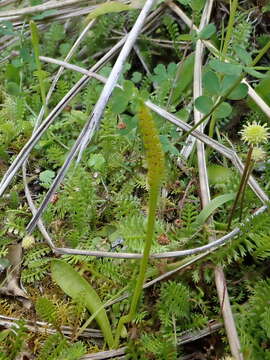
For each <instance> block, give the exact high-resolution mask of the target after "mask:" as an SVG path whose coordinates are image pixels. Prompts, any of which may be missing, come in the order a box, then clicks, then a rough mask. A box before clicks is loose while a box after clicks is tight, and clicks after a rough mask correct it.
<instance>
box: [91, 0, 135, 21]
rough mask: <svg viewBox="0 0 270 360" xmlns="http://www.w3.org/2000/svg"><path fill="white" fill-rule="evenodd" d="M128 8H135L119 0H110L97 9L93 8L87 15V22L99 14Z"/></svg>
mask: <svg viewBox="0 0 270 360" xmlns="http://www.w3.org/2000/svg"><path fill="white" fill-rule="evenodd" d="M126 10H134V7H133V6H130V5H126V4H122V3H121V2H118V1H109V2H106V3H103V4H101V5H100V6H98V7H97V8H96V9H95V10H93V11H92V12H91V13H90V14H89V15H87V17H86V20H85V21H86V23H88V22H89V21H91V20H93V19H95V18H96V17H98V16H101V15H105V14H110V13H117V12H121V11H126Z"/></svg>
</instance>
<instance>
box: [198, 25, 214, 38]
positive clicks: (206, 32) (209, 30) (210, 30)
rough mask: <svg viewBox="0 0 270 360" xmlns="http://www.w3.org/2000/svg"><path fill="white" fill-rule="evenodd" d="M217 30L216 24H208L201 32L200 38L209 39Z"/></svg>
mask: <svg viewBox="0 0 270 360" xmlns="http://www.w3.org/2000/svg"><path fill="white" fill-rule="evenodd" d="M216 31H217V29H216V26H215V25H214V24H208V25H206V26H205V27H204V28H203V29H202V31H201V32H200V33H199V39H203V40H206V39H209V38H210V37H211V36H212V35H214V34H215V32H216Z"/></svg>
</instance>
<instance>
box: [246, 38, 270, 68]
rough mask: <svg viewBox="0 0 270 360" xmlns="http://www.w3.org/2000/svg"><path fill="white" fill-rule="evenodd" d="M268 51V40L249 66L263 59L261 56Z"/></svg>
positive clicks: (269, 46) (269, 44)
mask: <svg viewBox="0 0 270 360" xmlns="http://www.w3.org/2000/svg"><path fill="white" fill-rule="evenodd" d="M269 49H270V40H269V41H268V43H267V44H266V45H264V47H263V48H262V49H261V50H260V51H259V54H258V55H257V56H256V57H255V59H254V60H253V61H252V63H251V66H255V65H256V64H257V63H258V62H259V61H260V60H261V58H262V57H263V55H265V54H266V52H267V51H268V50H269Z"/></svg>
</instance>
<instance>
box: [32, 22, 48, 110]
mask: <svg viewBox="0 0 270 360" xmlns="http://www.w3.org/2000/svg"><path fill="white" fill-rule="evenodd" d="M30 30H31V41H32V46H33V50H34V56H35V62H36V67H37V77H38V81H39V88H40V94H41V99H42V104H43V106H44V107H45V109H46V91H45V84H44V79H43V75H42V68H41V62H40V60H39V35H38V28H37V25H36V23H35V22H34V21H33V20H31V21H30Z"/></svg>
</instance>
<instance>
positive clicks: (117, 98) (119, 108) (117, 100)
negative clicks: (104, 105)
mask: <svg viewBox="0 0 270 360" xmlns="http://www.w3.org/2000/svg"><path fill="white" fill-rule="evenodd" d="M128 103H129V99H128V97H127V96H126V95H125V92H124V91H123V90H122V89H119V88H116V89H114V91H113V96H112V99H111V109H112V112H114V113H115V114H121V113H122V112H124V111H125V110H126V108H127V106H128Z"/></svg>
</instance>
